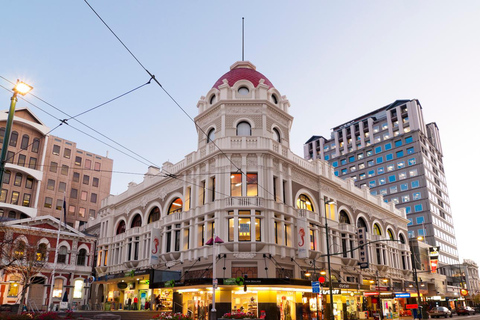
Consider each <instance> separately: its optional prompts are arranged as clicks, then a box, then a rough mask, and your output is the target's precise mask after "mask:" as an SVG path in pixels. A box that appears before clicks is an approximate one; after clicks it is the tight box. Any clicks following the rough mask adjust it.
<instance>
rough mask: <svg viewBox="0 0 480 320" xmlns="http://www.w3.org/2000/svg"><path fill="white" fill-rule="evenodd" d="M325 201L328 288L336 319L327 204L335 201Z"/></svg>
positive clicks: (331, 317) (332, 315)
mask: <svg viewBox="0 0 480 320" xmlns="http://www.w3.org/2000/svg"><path fill="white" fill-rule="evenodd" d="M324 202H325V208H324V210H325V235H326V238H327V239H326V244H327V268H328V289H329V290H330V319H331V320H334V319H335V316H334V314H333V287H332V269H331V266H330V240H329V237H328V222H327V220H328V219H327V205H328V204H332V203H334V202H333V201H332V200H328V199H327V198H326V197H325V198H324Z"/></svg>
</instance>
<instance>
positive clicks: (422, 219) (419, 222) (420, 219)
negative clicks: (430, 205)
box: [417, 217, 425, 224]
mask: <svg viewBox="0 0 480 320" xmlns="http://www.w3.org/2000/svg"><path fill="white" fill-rule="evenodd" d="M424 222H425V218H424V217H417V224H422V223H424Z"/></svg>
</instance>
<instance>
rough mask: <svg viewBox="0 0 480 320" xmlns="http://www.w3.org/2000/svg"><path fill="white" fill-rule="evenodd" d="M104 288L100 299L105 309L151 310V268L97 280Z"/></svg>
mask: <svg viewBox="0 0 480 320" xmlns="http://www.w3.org/2000/svg"><path fill="white" fill-rule="evenodd" d="M95 283H96V285H97V286H100V287H101V288H103V292H99V293H98V294H100V295H102V298H101V299H100V303H99V304H101V308H102V309H103V310H150V309H151V302H150V300H151V294H152V291H151V290H150V288H149V285H150V270H131V271H128V272H124V273H119V274H113V275H107V276H103V277H100V278H98V279H97V280H96V281H95Z"/></svg>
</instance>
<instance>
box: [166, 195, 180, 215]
mask: <svg viewBox="0 0 480 320" xmlns="http://www.w3.org/2000/svg"><path fill="white" fill-rule="evenodd" d="M182 210H183V202H182V199H180V198H175V199H174V200H173V201H172V203H171V204H170V207H169V208H168V214H172V213H175V212H182Z"/></svg>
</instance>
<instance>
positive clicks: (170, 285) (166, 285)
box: [165, 280, 175, 287]
mask: <svg viewBox="0 0 480 320" xmlns="http://www.w3.org/2000/svg"><path fill="white" fill-rule="evenodd" d="M174 286H175V280H169V281H165V287H174Z"/></svg>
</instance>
